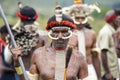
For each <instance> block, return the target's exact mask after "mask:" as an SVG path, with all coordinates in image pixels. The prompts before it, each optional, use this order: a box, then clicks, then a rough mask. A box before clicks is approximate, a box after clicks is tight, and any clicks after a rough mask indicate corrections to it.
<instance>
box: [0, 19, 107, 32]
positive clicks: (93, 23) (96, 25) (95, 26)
mask: <svg viewBox="0 0 120 80" xmlns="http://www.w3.org/2000/svg"><path fill="white" fill-rule="evenodd" d="M48 19H49V17H39V19H38V20H37V22H38V23H39V28H40V29H43V30H44V29H45V27H46V24H47V20H48ZM17 20H18V18H11V19H10V18H9V19H8V22H9V24H13V25H14V24H15V23H16V22H17ZM89 22H90V24H91V27H92V28H93V29H94V30H95V32H96V33H97V34H98V32H99V30H100V29H101V28H102V27H103V25H104V24H105V22H104V20H102V19H99V18H94V21H91V20H89ZM2 25H4V22H3V20H2V19H1V18H0V26H2Z"/></svg>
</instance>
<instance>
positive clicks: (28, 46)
mask: <svg viewBox="0 0 120 80" xmlns="http://www.w3.org/2000/svg"><path fill="white" fill-rule="evenodd" d="M17 15H18V17H19V18H20V19H21V24H20V26H19V27H17V28H15V29H14V30H15V31H16V33H15V34H14V38H15V41H16V44H17V46H21V47H22V49H23V50H22V53H23V54H22V55H23V56H22V59H23V63H24V65H25V69H26V70H29V68H30V59H31V56H32V54H33V51H34V50H35V49H36V48H38V47H42V46H44V45H45V41H46V40H47V39H45V38H44V36H41V34H40V33H39V29H37V27H36V26H35V25H34V24H33V23H34V22H35V21H36V20H37V18H38V14H37V13H36V11H35V9H33V8H32V7H29V6H24V7H23V8H21V9H20V11H18V12H17ZM46 42H47V41H46ZM12 48H13V45H12V43H11V41H10V40H9V44H8V46H6V48H5V53H4V54H5V56H4V57H5V61H6V62H8V63H12V62H13V60H12V53H11V49H12Z"/></svg>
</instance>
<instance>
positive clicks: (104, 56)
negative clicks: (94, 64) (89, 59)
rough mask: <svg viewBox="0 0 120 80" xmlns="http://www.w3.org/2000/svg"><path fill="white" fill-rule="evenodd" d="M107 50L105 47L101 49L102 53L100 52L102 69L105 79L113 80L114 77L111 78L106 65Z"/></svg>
mask: <svg viewBox="0 0 120 80" xmlns="http://www.w3.org/2000/svg"><path fill="white" fill-rule="evenodd" d="M107 51H108V50H106V49H104V50H102V54H101V58H102V63H103V67H104V70H105V72H106V74H105V77H106V78H107V80H113V79H114V78H113V76H112V74H111V72H110V70H109V67H108V62H107Z"/></svg>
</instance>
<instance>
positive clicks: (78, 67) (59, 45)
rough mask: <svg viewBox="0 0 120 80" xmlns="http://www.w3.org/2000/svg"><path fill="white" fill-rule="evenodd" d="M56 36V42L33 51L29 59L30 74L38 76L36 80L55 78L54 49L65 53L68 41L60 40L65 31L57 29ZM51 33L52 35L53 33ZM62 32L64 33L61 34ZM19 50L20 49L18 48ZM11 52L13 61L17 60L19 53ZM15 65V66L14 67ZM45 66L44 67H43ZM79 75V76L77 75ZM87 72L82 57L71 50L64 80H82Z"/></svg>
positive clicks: (51, 79)
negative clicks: (13, 55) (77, 79)
mask: <svg viewBox="0 0 120 80" xmlns="http://www.w3.org/2000/svg"><path fill="white" fill-rule="evenodd" d="M54 31H55V33H57V34H58V35H56V36H57V37H58V38H59V39H58V40H52V42H51V43H52V45H51V46H47V47H42V48H38V49H36V50H35V51H34V54H33V56H32V59H31V67H30V73H31V74H38V80H54V76H55V59H56V58H55V56H56V50H55V49H61V50H64V51H65V52H67V50H68V48H67V42H68V39H65V40H63V39H61V38H62V36H63V34H65V33H67V31H66V30H65V29H64V28H63V29H62V28H59V29H58V28H57V29H55V30H54ZM54 31H53V33H54ZM63 32H64V33H63ZM18 49H19V50H20V48H19V47H18ZM18 49H17V48H15V50H16V51H18ZM15 50H13V54H15V56H16V57H15V58H14V61H16V60H18V59H17V57H18V55H20V54H21V52H19V53H18V52H17V53H18V54H16V51H15ZM16 65H17V64H15V66H16ZM44 65H46V66H44ZM78 73H79V75H78ZM87 75H88V70H87V64H86V62H85V61H84V60H83V58H82V55H81V54H80V53H78V51H77V50H76V49H73V51H72V55H71V57H70V61H69V64H68V67H67V74H66V80H74V78H76V77H77V78H79V79H83V78H85V77H87ZM21 80H24V79H23V77H21Z"/></svg>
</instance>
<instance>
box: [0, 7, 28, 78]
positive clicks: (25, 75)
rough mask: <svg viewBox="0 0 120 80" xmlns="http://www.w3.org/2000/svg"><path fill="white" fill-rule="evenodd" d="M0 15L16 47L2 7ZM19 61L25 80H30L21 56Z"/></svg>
mask: <svg viewBox="0 0 120 80" xmlns="http://www.w3.org/2000/svg"><path fill="white" fill-rule="evenodd" d="M0 15H1V17H2V18H3V21H4V22H5V25H6V27H7V30H8V33H9V35H10V38H11V40H12V43H13V46H14V47H16V46H17V44H16V42H15V39H14V36H13V34H12V32H11V29H10V26H9V24H8V22H7V19H6V17H5V14H4V12H3V9H2V7H1V5H0ZM18 61H19V63H20V66H21V68H22V71H23V74H24V78H25V80H29V79H28V76H27V73H26V71H25V67H24V64H23V61H22V58H21V57H20V56H19V57H18Z"/></svg>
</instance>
